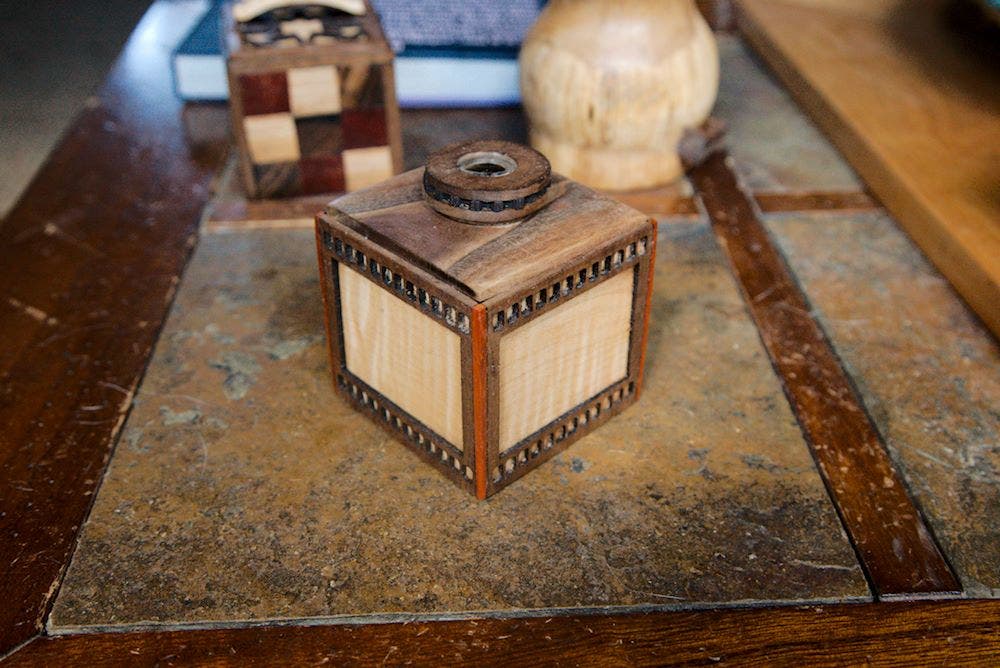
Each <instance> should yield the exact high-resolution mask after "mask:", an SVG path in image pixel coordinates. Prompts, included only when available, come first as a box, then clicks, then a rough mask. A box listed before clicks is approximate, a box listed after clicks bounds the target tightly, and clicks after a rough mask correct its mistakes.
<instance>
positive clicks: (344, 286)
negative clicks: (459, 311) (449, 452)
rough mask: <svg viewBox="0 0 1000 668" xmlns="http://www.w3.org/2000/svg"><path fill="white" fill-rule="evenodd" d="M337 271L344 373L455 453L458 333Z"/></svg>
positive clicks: (459, 380)
mask: <svg viewBox="0 0 1000 668" xmlns="http://www.w3.org/2000/svg"><path fill="white" fill-rule="evenodd" d="M338 267H339V272H338V276H339V278H340V309H341V317H342V321H343V330H344V357H345V361H346V363H347V369H348V371H350V372H351V373H353V374H354V375H355V376H357V377H358V378H360V379H361V380H363V381H365V382H366V383H368V384H369V385H370V386H372V387H373V388H375V389H376V390H378V391H379V392H381V393H382V394H384V395H385V396H386V397H387V398H388V399H390V400H391V401H393V402H394V403H395V404H396V405H398V406H399V407H400V408H402V409H403V410H404V411H406V412H407V413H409V414H410V415H412V416H413V417H415V418H416V419H417V420H419V421H420V422H422V423H423V424H425V425H426V426H428V427H430V429H432V430H433V431H434V432H436V433H437V434H439V435H440V436H441V437H443V438H444V439H445V440H447V441H448V442H449V443H451V444H452V445H454V446H455V447H456V448H458V449H459V450H461V449H462V357H461V341H460V339H459V336H458V334H456V333H455V332H453V331H451V330H449V329H448V328H446V327H445V326H444V325H442V324H440V323H438V322H436V321H435V320H433V319H431V318H429V317H428V316H426V315H424V314H423V313H421V312H420V311H418V310H417V309H415V308H413V307H412V306H410V305H409V304H406V303H404V302H403V301H402V300H400V299H398V298H397V297H394V296H393V295H391V294H389V293H388V292H387V291H386V290H383V289H382V288H380V287H378V286H377V285H375V284H373V283H372V282H371V281H370V280H368V279H367V278H365V277H364V276H361V275H360V274H358V272H356V271H354V270H353V269H349V268H348V267H345V266H344V265H342V264H341V265H338Z"/></svg>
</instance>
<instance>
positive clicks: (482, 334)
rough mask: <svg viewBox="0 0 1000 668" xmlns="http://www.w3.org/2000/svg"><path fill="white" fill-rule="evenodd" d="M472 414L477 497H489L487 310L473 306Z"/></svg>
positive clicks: (480, 305)
mask: <svg viewBox="0 0 1000 668" xmlns="http://www.w3.org/2000/svg"><path fill="white" fill-rule="evenodd" d="M470 325H471V335H472V415H473V435H474V438H475V442H476V454H475V458H476V462H475V463H476V498H478V499H480V500H483V499H485V498H486V483H487V482H488V480H487V476H488V475H489V473H488V472H489V468H488V467H487V459H486V307H485V306H483V305H482V304H476V305H475V306H473V307H472V318H471V322H470Z"/></svg>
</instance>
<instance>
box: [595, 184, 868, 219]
mask: <svg viewBox="0 0 1000 668" xmlns="http://www.w3.org/2000/svg"><path fill="white" fill-rule="evenodd" d="M611 195H612V196H613V197H615V198H616V199H618V200H620V201H621V202H624V203H625V204H628V205H629V206H631V207H632V208H634V209H638V210H639V211H642V212H644V213H646V214H648V215H650V216H663V217H667V218H689V219H692V220H697V218H698V216H699V215H700V213H699V209H698V205H697V204H696V203H695V199H694V198H693V197H687V196H684V195H677V194H676V193H674V192H673V191H672V190H671V189H670V188H656V189H652V190H637V191H634V192H627V193H611ZM753 199H754V201H755V202H757V206H758V207H760V210H761V211H763V212H764V213H794V212H796V211H871V210H875V209H879V208H881V205H880V204H879V203H878V201H876V200H875V199H874V198H872V196H871V195H869V194H868V193H866V192H862V191H860V190H853V191H852V190H830V191H815V192H787V193H786V192H755V193H753Z"/></svg>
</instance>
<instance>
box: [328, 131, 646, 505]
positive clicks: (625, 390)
mask: <svg viewBox="0 0 1000 668" xmlns="http://www.w3.org/2000/svg"><path fill="white" fill-rule="evenodd" d="M316 234H317V236H316V241H317V249H318V253H319V265H320V273H321V283H322V287H323V299H324V304H325V307H326V325H327V334H328V342H329V347H330V356H331V360H332V366H333V375H334V378H335V385H336V387H337V389H338V390H339V391H340V393H341V394H343V395H344V396H345V397H346V398H347V400H348V401H350V402H352V403H353V404H354V405H355V406H356V407H357V408H358V409H360V410H362V411H364V412H365V413H367V414H368V415H370V416H372V417H373V419H375V420H376V421H377V422H378V423H380V424H381V425H383V426H384V427H385V428H386V429H388V430H389V431H390V432H391V433H392V434H394V435H395V436H396V437H397V438H398V439H399V440H400V441H402V442H403V443H404V444H406V445H407V446H408V447H409V448H410V449H412V450H413V451H415V452H416V453H417V454H419V455H420V456H421V457H422V458H423V459H424V460H425V461H427V462H429V463H431V464H432V465H433V466H435V467H436V468H437V469H438V470H440V471H442V472H443V473H445V474H446V475H447V476H448V477H449V478H451V479H452V480H453V481H455V482H456V483H458V484H459V485H461V486H462V487H464V488H466V489H468V490H469V491H470V492H472V493H474V494H475V495H476V496H477V497H478V498H480V499H484V498H486V497H487V496H489V495H490V494H493V493H494V492H496V491H498V490H500V489H502V488H503V487H504V486H506V485H507V484H509V483H511V482H512V481H514V480H516V479H517V478H519V477H520V476H521V475H523V474H524V473H525V472H527V471H529V470H531V469H532V468H533V467H535V466H537V465H539V464H540V463H542V462H543V461H545V460H546V459H548V458H549V457H551V456H552V455H554V454H555V453H557V452H559V451H560V450H562V449H563V448H565V447H566V446H567V445H568V444H569V443H571V442H572V441H574V440H575V439H577V438H579V437H580V436H582V435H583V434H585V433H587V432H589V431H591V430H592V429H594V428H595V427H597V426H598V425H600V424H602V423H603V422H605V421H606V420H608V419H609V418H610V417H611V416H613V415H615V414H616V413H618V412H619V411H621V410H622V409H623V408H625V407H626V406H628V405H630V404H631V403H632V402H634V401H635V400H636V398H637V397H638V394H639V388H640V386H641V383H642V368H643V355H644V351H645V346H646V327H647V322H648V317H649V299H650V290H651V282H652V275H653V274H652V265H653V258H654V255H655V246H656V227H655V224H654V223H653V222H652V221H650V220H649V219H648V218H647V217H646V216H645V215H644V214H642V213H640V212H638V211H636V210H634V209H632V208H630V207H627V206H625V205H623V204H621V203H619V202H617V201H616V200H613V199H611V198H608V197H606V196H604V195H600V194H598V193H595V192H594V191H592V190H590V189H588V188H586V187H584V186H582V185H580V184H578V183H575V182H573V181H571V180H569V179H566V178H565V177H562V176H559V175H556V174H553V173H552V172H551V169H550V167H549V163H548V161H547V160H546V159H545V157H544V156H542V155H541V154H540V153H538V152H537V151H534V150H532V149H530V148H528V147H525V146H519V145H517V144H511V143H508V142H499V141H477V142H467V143H462V144H456V145H453V146H450V147H447V148H445V149H443V150H441V151H440V152H438V153H436V154H434V155H433V156H431V158H430V160H429V161H428V163H427V165H426V167H424V168H419V169H415V170H412V171H409V172H406V173H404V174H401V175H399V176H397V177H394V178H392V179H390V180H388V181H386V182H384V183H381V184H379V185H377V186H374V187H372V188H369V189H366V190H362V191H359V192H357V193H352V194H349V195H345V196H343V197H341V198H339V199H337V200H335V201H334V202H333V203H332V204H330V206H329V207H328V208H327V209H326V210H325V211H323V212H322V213H321V214H320V215H319V216H318V217H317V219H316Z"/></svg>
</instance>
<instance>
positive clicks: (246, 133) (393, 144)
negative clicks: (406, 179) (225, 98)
mask: <svg viewBox="0 0 1000 668" xmlns="http://www.w3.org/2000/svg"><path fill="white" fill-rule="evenodd" d="M365 6H366V8H367V13H365V14H364V15H362V16H357V17H351V16H346V15H345V16H343V17H341V20H342V21H346V22H348V23H350V24H352V25H354V26H356V28H357V29H358V30H360V35H359V36H357V37H354V38H352V39H350V40H334V39H332V38H327V39H326V41H324V42H320V43H306V44H300V43H298V42H297V41H294V40H292V39H291V38H286V39H285V40H284V41H282V42H280V43H275V44H268V45H263V46H258V45H254V44H252V43H250V42H248V40H247V38H245V37H244V36H242V35H241V33H240V31H239V29H238V24H237V22H236V21H235V20H234V19H233V18H232V15H231V13H230V14H229V15H228V19H227V23H228V41H229V51H230V53H229V59H228V71H229V99H230V113H231V116H232V124H233V132H234V134H235V135H236V142H237V146H238V148H239V162H240V170H241V173H242V176H243V182H244V185H245V187H246V191H247V194H248V195H250V196H251V197H287V196H294V195H308V194H318V193H331V192H344V191H350V190H357V189H360V188H365V187H367V186H370V185H372V184H374V183H378V182H379V181H382V180H384V179H386V178H388V177H390V176H392V175H393V174H396V173H398V172H399V171H401V170H402V165H403V154H402V141H401V139H400V125H399V107H398V105H397V103H396V88H395V80H394V78H393V53H392V49H391V48H390V47H389V44H388V42H387V41H386V39H385V35H384V34H383V32H382V28H381V25H380V24H379V20H378V16H377V14H375V12H374V10H373V9H372V8H371V6H370V5H369V4H368V3H367V2H366V3H365ZM290 42H291V44H292V45H289V43H290Z"/></svg>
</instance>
